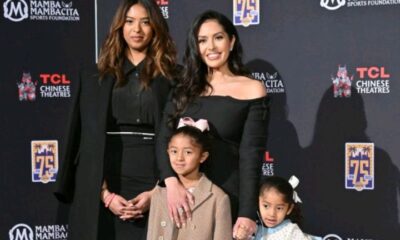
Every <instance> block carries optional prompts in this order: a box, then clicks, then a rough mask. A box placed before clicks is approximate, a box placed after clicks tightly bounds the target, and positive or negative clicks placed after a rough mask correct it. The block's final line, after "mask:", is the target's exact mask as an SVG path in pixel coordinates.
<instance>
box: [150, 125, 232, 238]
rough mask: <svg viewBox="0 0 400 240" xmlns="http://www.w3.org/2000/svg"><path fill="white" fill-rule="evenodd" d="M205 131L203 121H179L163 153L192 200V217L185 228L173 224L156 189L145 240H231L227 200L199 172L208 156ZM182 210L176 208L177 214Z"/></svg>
mask: <svg viewBox="0 0 400 240" xmlns="http://www.w3.org/2000/svg"><path fill="white" fill-rule="evenodd" d="M205 130H208V123H207V121H206V120H204V119H200V120H198V121H197V122H195V121H193V120H192V119H190V118H184V119H181V120H180V121H179V124H178V128H177V130H176V131H175V133H173V135H172V136H171V139H170V141H169V144H168V150H167V151H168V155H169V159H170V163H171V167H172V169H173V170H174V171H175V173H176V174H177V176H178V178H179V180H180V182H181V183H182V184H183V185H184V186H185V188H186V189H187V191H189V192H191V193H192V194H193V196H194V198H195V203H194V205H192V206H191V211H192V218H191V219H190V220H189V221H187V223H186V224H185V225H182V226H181V225H175V224H174V223H173V222H172V221H171V219H170V217H169V213H168V209H167V195H166V189H165V188H164V187H156V189H155V190H154V193H153V196H152V199H151V205H150V216H149V226H148V231H147V239H148V240H167V239H168V240H184V239H185V240H187V239H196V240H211V239H215V240H224V239H232V221H231V210H230V202H229V197H228V195H226V194H225V193H224V192H223V191H222V190H221V189H220V188H219V187H217V186H216V185H214V184H213V183H212V182H211V181H210V180H209V179H208V178H207V177H206V176H205V175H204V174H203V173H201V172H199V168H200V164H201V163H203V162H204V161H205V160H206V159H207V158H208V155H209V147H210V146H209V143H208V139H207V136H206V134H205V133H203V131H205ZM183 211H184V209H183V208H180V209H179V213H183Z"/></svg>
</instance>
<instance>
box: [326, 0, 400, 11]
mask: <svg viewBox="0 0 400 240" xmlns="http://www.w3.org/2000/svg"><path fill="white" fill-rule="evenodd" d="M399 4H400V1H399V0H321V1H320V5H321V7H323V8H325V9H328V10H330V11H334V10H338V9H339V8H341V7H344V6H345V7H376V6H387V5H399Z"/></svg>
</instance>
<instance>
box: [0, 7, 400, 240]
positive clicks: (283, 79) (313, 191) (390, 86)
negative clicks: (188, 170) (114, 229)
mask: <svg viewBox="0 0 400 240" xmlns="http://www.w3.org/2000/svg"><path fill="white" fill-rule="evenodd" d="M2 2H3V4H2V8H1V11H2V12H1V16H0V34H1V38H0V45H1V48H2V51H1V53H2V54H1V58H2V61H1V65H0V66H1V73H2V80H1V81H0V90H1V94H0V99H1V100H0V102H1V106H2V110H3V113H2V115H1V117H0V126H1V134H0V144H1V146H2V149H1V155H0V157H1V159H0V166H1V167H0V179H1V181H0V190H1V197H0V212H1V218H0V219H1V220H0V239H13V240H33V239H38V240H39V239H68V224H67V215H68V206H65V205H62V204H59V203H58V202H57V201H56V199H55V198H54V197H53V195H52V190H53V187H54V182H55V179H56V176H57V172H58V166H59V165H61V164H62V159H59V156H60V151H61V149H62V145H63V141H64V139H63V136H64V133H65V124H66V122H67V119H66V118H67V113H68V109H69V106H70V103H71V97H72V96H73V95H74V94H75V91H74V89H75V82H74V81H75V79H76V73H77V71H78V69H80V68H82V67H84V66H88V65H91V64H94V63H95V62H96V58H97V52H98V48H99V46H101V43H102V41H103V40H104V38H105V36H106V33H107V30H108V27H109V24H110V21H111V19H112V16H113V14H114V12H115V9H116V7H117V5H118V2H119V1H107V0H97V1H77V0H68V1H59V0H3V1H2ZM157 2H158V4H159V6H160V9H161V11H162V13H163V16H164V17H165V18H166V19H167V21H168V23H169V26H170V32H171V35H172V36H173V38H174V40H175V42H176V45H177V46H178V49H179V59H181V56H182V53H183V50H184V48H185V39H186V32H187V30H188V28H189V26H190V22H191V21H192V20H193V18H194V17H195V16H196V15H198V14H199V13H201V12H203V11H205V10H208V9H214V10H217V11H220V12H222V13H224V14H225V15H226V16H228V17H229V18H230V19H231V20H232V22H234V24H235V25H236V26H237V29H238V31H239V34H240V38H241V41H242V44H243V46H244V52H245V62H246V65H247V66H248V67H249V69H250V70H251V72H252V75H253V77H254V78H255V79H258V80H260V81H262V82H263V83H264V85H265V87H266V88H267V91H268V93H269V95H270V97H271V100H272V104H271V112H270V113H271V115H270V125H269V136H268V143H266V152H265V157H264V159H260V160H262V161H263V167H262V169H260V172H261V174H263V175H264V176H269V175H280V176H283V177H286V178H289V177H290V176H291V175H296V176H297V177H298V178H299V179H300V185H299V187H298V189H297V192H298V194H299V196H300V198H301V199H302V201H303V204H302V205H301V207H302V211H303V216H304V226H303V229H304V231H305V232H308V233H311V234H314V235H318V236H321V237H323V238H324V239H325V240H395V239H399V237H400V171H399V169H400V148H399V143H400V140H399V139H400V128H399V122H400V102H399V99H400V86H399V81H400V27H399V26H400V0H307V1H305V0H304V1H300V0H297V1H290V0H223V1H222V0H220V1H216V0H158V1H157ZM83 239H84V238H83Z"/></svg>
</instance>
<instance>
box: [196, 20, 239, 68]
mask: <svg viewBox="0 0 400 240" xmlns="http://www.w3.org/2000/svg"><path fill="white" fill-rule="evenodd" d="M197 41H198V48H199V51H200V55H201V58H202V60H203V62H204V63H205V64H206V65H207V66H208V67H209V68H213V69H221V68H226V67H227V64H228V58H229V52H230V50H231V49H232V48H233V45H234V44H235V37H234V36H233V37H232V39H230V38H229V35H228V34H227V33H226V32H225V30H224V28H223V27H222V25H221V24H219V23H218V22H217V21H216V20H207V21H205V22H204V23H203V24H202V25H201V26H200V29H199V33H198V36H197Z"/></svg>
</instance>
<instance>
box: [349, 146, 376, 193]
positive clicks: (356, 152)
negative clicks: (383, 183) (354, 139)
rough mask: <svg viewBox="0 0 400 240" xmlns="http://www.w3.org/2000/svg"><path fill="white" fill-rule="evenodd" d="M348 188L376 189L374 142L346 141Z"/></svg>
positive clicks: (359, 189)
mask: <svg viewBox="0 0 400 240" xmlns="http://www.w3.org/2000/svg"><path fill="white" fill-rule="evenodd" d="M345 151H346V153H345V154H346V155H345V158H346V159H345V166H346V167H345V171H346V172H345V182H346V189H355V190H357V191H362V190H373V189H374V182H375V179H374V144H373V143H346V149H345Z"/></svg>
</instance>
